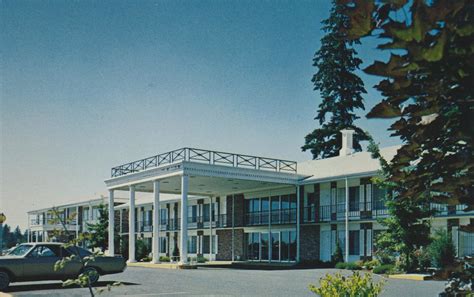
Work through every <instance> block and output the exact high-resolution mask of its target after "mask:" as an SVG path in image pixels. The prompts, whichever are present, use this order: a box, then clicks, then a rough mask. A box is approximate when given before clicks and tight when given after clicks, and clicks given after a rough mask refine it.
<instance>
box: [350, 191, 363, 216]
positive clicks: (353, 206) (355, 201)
mask: <svg viewBox="0 0 474 297" xmlns="http://www.w3.org/2000/svg"><path fill="white" fill-rule="evenodd" d="M359 193H360V189H359V187H349V210H350V211H356V210H359V201H360V200H359Z"/></svg>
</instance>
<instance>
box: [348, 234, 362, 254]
mask: <svg viewBox="0 0 474 297" xmlns="http://www.w3.org/2000/svg"><path fill="white" fill-rule="evenodd" d="M359 234H360V232H359V230H356V231H349V255H359V253H360V250H359V245H360V244H359V243H360V241H359Z"/></svg>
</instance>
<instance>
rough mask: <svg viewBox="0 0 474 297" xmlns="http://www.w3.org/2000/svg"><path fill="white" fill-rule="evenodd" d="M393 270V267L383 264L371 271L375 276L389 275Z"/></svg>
mask: <svg viewBox="0 0 474 297" xmlns="http://www.w3.org/2000/svg"><path fill="white" fill-rule="evenodd" d="M394 270H395V265H393V264H383V265H380V266H377V267H374V269H373V270H372V272H373V273H376V274H389V273H391V272H393V271H394Z"/></svg>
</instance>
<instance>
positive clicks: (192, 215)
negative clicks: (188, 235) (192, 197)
mask: <svg viewBox="0 0 474 297" xmlns="http://www.w3.org/2000/svg"><path fill="white" fill-rule="evenodd" d="M188 221H189V223H196V222H197V205H192V206H188Z"/></svg>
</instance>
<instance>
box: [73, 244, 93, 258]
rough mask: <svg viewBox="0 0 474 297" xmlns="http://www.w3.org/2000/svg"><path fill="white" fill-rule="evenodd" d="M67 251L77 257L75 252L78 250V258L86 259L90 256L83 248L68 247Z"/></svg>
mask: <svg viewBox="0 0 474 297" xmlns="http://www.w3.org/2000/svg"><path fill="white" fill-rule="evenodd" d="M67 250H68V251H69V252H70V253H72V254H74V255H77V251H78V250H79V257H81V258H83V257H87V256H90V255H91V254H92V253H91V252H89V251H88V250H86V249H84V248H81V247H78V246H77V247H75V246H70V247H68V248H67Z"/></svg>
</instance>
